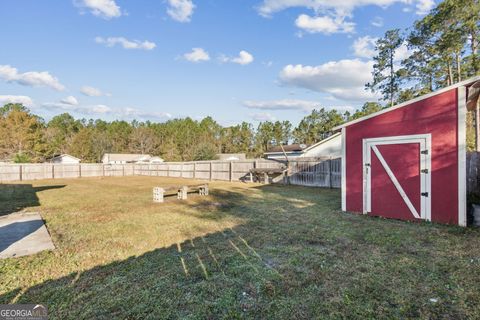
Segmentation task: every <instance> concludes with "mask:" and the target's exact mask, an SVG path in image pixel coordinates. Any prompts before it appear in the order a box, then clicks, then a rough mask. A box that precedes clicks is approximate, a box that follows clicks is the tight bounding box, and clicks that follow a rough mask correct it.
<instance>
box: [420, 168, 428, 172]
mask: <svg viewBox="0 0 480 320" xmlns="http://www.w3.org/2000/svg"><path fill="white" fill-rule="evenodd" d="M420 172H421V173H428V169H422V170H420Z"/></svg>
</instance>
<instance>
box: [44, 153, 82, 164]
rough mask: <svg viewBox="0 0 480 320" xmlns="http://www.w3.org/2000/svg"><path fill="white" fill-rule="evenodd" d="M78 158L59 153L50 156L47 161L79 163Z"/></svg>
mask: <svg viewBox="0 0 480 320" xmlns="http://www.w3.org/2000/svg"><path fill="white" fill-rule="evenodd" d="M80 161H81V160H80V159H78V158H76V157H74V156H71V155H69V154H61V155H58V156H55V157H53V158H50V159H49V160H48V162H50V163H61V164H78V163H80Z"/></svg>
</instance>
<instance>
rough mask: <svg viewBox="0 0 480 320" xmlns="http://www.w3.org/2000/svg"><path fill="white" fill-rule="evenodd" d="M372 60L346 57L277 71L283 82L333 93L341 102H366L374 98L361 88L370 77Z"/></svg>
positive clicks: (286, 67) (288, 66)
mask: <svg viewBox="0 0 480 320" xmlns="http://www.w3.org/2000/svg"><path fill="white" fill-rule="evenodd" d="M372 68H373V62H372V61H362V60H360V59H352V60H349V59H345V60H339V61H330V62H327V63H324V64H321V65H318V66H303V65H301V64H299V65H287V66H285V67H284V68H283V70H282V71H281V72H280V75H279V78H280V81H281V83H282V84H284V85H289V86H294V87H299V88H306V89H309V90H312V91H316V92H322V93H327V94H330V95H332V96H333V97H334V98H336V99H339V100H343V101H357V102H361V101H366V100H371V99H375V98H376V97H375V96H374V95H373V94H372V93H371V92H370V91H366V90H365V89H364V87H365V84H366V83H368V82H370V81H371V80H372V74H371V72H372Z"/></svg>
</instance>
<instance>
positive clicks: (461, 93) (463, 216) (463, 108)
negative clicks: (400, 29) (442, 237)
mask: <svg viewBox="0 0 480 320" xmlns="http://www.w3.org/2000/svg"><path fill="white" fill-rule="evenodd" d="M466 91H467V90H466V88H465V87H459V88H458V90H457V97H458V111H457V112H458V117H457V118H458V124H457V126H458V127H457V132H458V134H457V138H458V141H457V145H458V160H457V161H458V225H459V226H462V227H465V226H466V225H467V203H466V202H467V166H466V162H467V146H466V144H467V136H466V126H467V120H466V119H467V100H466Z"/></svg>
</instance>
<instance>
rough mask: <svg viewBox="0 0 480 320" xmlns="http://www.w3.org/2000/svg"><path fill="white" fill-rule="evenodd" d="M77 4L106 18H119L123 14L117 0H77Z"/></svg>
mask: <svg viewBox="0 0 480 320" xmlns="http://www.w3.org/2000/svg"><path fill="white" fill-rule="evenodd" d="M74 3H75V5H76V6H77V7H80V8H85V9H88V10H90V12H91V13H92V14H93V15H95V16H98V17H101V18H104V19H107V20H108V19H111V18H118V17H120V16H121V15H122V12H121V10H120V7H119V6H118V5H117V4H116V3H115V0H75V1H74Z"/></svg>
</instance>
